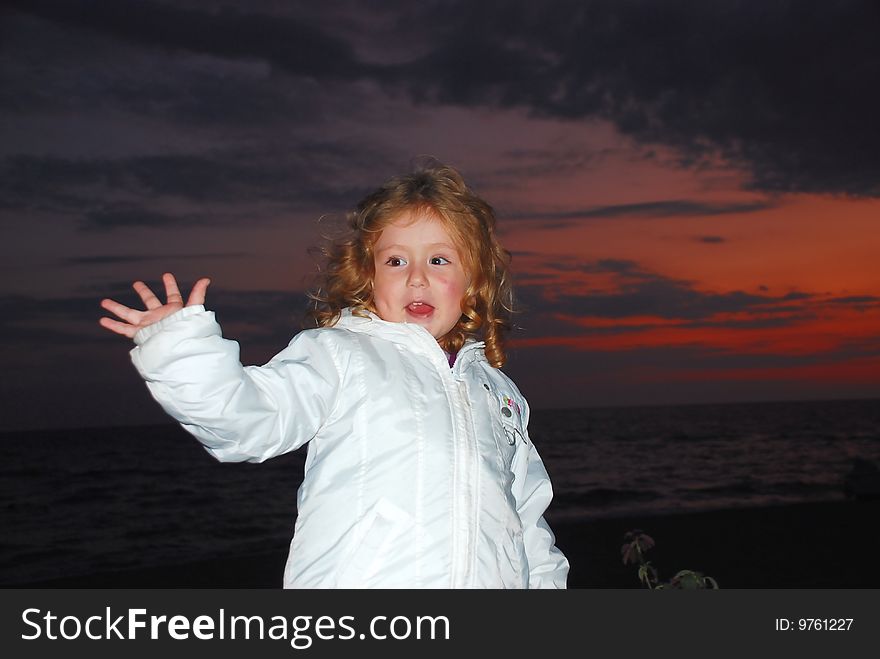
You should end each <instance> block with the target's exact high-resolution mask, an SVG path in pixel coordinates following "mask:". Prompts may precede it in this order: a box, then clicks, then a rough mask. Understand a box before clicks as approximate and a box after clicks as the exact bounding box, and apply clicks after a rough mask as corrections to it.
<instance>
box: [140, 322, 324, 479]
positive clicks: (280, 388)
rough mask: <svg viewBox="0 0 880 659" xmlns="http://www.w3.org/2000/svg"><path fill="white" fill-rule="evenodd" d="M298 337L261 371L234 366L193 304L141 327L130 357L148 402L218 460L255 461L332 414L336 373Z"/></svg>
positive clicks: (316, 337) (311, 338) (223, 342)
mask: <svg viewBox="0 0 880 659" xmlns="http://www.w3.org/2000/svg"><path fill="white" fill-rule="evenodd" d="M322 336H323V335H322V334H319V333H318V332H313V331H306V332H301V333H300V334H298V335H297V336H295V337H294V338H293V340H292V341H291V342H290V344H289V345H288V346H287V348H285V349H284V350H283V351H281V352H280V353H279V354H278V355H276V356H275V357H273V358H272V359H271V360H270V361H269V362H268V363H267V364H266V365H264V366H259V367H258V366H242V365H241V363H240V361H239V346H238V343H237V342H235V341H229V340H227V339H224V338H223V337H222V336H221V333H220V326H219V325H218V324H217V322H216V320H215V319H214V314H213V312H210V311H205V309H204V307H203V306H201V305H196V306H191V307H185V308H183V309H181V310H180V311H179V312H177V313H175V314H173V315H171V316H169V317H167V318H165V319H163V320H161V321H159V322H158V323H155V324H153V325H150V326H148V327H145V328H143V329H141V330H140V331H139V332H138V334H137V335H136V336H135V343H136V347H135V348H134V349H133V350H132V351H131V359H132V362H133V363H134V365H135V367H136V368H137V370H138V372H139V373H140V374H141V376H142V377H143V378H144V380H145V381H146V383H147V387H148V389H149V390H150V393H151V394H152V396H153V398H155V399H156V400H157V401H158V402H159V404H160V405H161V406H162V407H163V408H164V410H165V411H166V412H167V413H168V414H170V415H171V416H172V417H174V418H175V419H176V420H177V421H178V422H179V423H180V424H181V425H182V426H183V427H184V428H185V429H186V430H187V431H189V432H190V433H191V434H193V435H194V436H195V437H196V438H197V439H198V440H199V441H200V442H201V443H202V444H203V445H204V446H205V448H206V449H207V450H208V452H209V453H211V454H212V455H213V456H214V457H216V458H217V459H218V460H222V461H225V462H241V461H249V462H262V461H263V460H266V459H268V458H271V457H273V456H276V455H280V454H282V453H286V452H288V451H292V450H294V449H296V448H298V447H299V446H301V445H303V444H304V443H306V442H307V441H309V440H310V439H311V438H312V437H314V436H315V434H316V433H317V432H318V430H319V429H320V427H321V426H322V424H323V423H324V421H325V420H326V419H327V417H328V416H329V415H330V413H331V412H332V410H333V405H334V403H335V400H336V394H337V392H338V390H339V387H340V375H339V369H338V367H337V365H336V363H335V362H334V360H333V358H332V356H331V351H330V349H329V347H328V346H327V345H324V341H323V340H322V338H321V337H322Z"/></svg>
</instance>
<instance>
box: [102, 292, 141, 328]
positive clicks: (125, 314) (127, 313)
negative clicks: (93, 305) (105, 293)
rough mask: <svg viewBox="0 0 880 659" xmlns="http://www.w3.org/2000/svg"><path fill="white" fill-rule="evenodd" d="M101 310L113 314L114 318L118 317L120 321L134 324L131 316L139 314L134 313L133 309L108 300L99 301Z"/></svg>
mask: <svg viewBox="0 0 880 659" xmlns="http://www.w3.org/2000/svg"><path fill="white" fill-rule="evenodd" d="M101 308H102V309H106V310H107V311H109V312H110V313H112V314H114V315H115V316H119V317H120V318H122V320H125V321H128V322H129V323H134V318H133V317H132V314H134V313H139V312H136V311H135V310H134V309H132V308H130V307H127V306H125V305H124V304H120V303H119V302H117V301H116V300H111V299H109V298H106V299H103V300H101Z"/></svg>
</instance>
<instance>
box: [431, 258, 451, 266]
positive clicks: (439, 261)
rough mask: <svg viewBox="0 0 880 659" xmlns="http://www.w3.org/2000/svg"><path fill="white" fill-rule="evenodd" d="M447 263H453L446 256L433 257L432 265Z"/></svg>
mask: <svg viewBox="0 0 880 659" xmlns="http://www.w3.org/2000/svg"><path fill="white" fill-rule="evenodd" d="M447 263H451V261H450V260H449V259H447V258H446V257H445V256H434V257H431V265H446V264H447Z"/></svg>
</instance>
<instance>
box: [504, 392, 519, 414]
mask: <svg viewBox="0 0 880 659" xmlns="http://www.w3.org/2000/svg"><path fill="white" fill-rule="evenodd" d="M501 400H502V401H504V404H505V405H506V406H507V408H508V409H510V408H511V407H512V408H513V409H515V410H516V413H517V414H521V412H520V411H519V403H517V402H516V401H515V400H513V398H511V397H510V396H508V395H507V394H501Z"/></svg>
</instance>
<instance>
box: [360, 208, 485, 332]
mask: <svg viewBox="0 0 880 659" xmlns="http://www.w3.org/2000/svg"><path fill="white" fill-rule="evenodd" d="M373 258H374V261H375V266H376V275H375V277H374V281H373V302H374V304H375V306H376V313H377V314H378V315H379V317H380V318H381V319H382V320H387V321H389V322H392V323H416V324H417V325H421V326H422V327H424V328H425V329H426V330H428V331H429V332H430V333H431V336H433V337H434V338H435V339H439V338H441V337H443V336H444V335H446V334H447V333H448V332H449V330H451V329H452V328H453V327H455V324H456V323H457V322H458V320H459V319H460V318H461V300H462V298H463V297H464V294H465V291H466V290H467V286H468V274H467V272H466V271H465V267H464V263H463V261H462V257H461V255H460V254H459V250H458V248H457V247H456V246H455V243H454V242H453V240H452V237H451V236H450V235H449V233H448V232H447V231H446V229H445V228H444V227H443V224H442V223H441V222H440V221H439V220H437V219H436V218H434V217H433V216H432V215H430V214H424V213H419V214H418V215H414V214H412V213H409V212H406V213H404V214H402V215H401V216H400V217H398V218H397V219H395V220H394V221H393V222H391V224H389V225H388V226H387V227H385V228H384V229H383V230H382V234H381V235H380V236H379V240H378V241H376V244H375V245H374V247H373Z"/></svg>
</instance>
